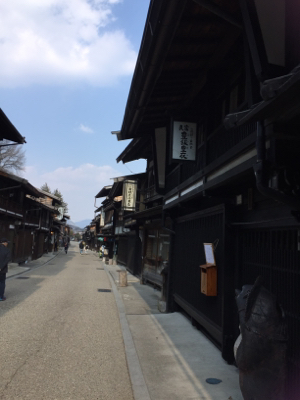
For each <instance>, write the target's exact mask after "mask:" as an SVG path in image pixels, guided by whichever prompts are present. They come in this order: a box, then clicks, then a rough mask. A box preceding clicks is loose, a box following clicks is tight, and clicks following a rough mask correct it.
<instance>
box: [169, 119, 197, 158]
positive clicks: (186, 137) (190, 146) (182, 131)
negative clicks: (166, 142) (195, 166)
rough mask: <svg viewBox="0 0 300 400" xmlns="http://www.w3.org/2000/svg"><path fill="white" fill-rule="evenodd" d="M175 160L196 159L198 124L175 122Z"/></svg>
mask: <svg viewBox="0 0 300 400" xmlns="http://www.w3.org/2000/svg"><path fill="white" fill-rule="evenodd" d="M172 154H173V159H176V160H183V161H184V160H195V159H196V124H195V123H192V122H179V121H174V124H173V153H172Z"/></svg>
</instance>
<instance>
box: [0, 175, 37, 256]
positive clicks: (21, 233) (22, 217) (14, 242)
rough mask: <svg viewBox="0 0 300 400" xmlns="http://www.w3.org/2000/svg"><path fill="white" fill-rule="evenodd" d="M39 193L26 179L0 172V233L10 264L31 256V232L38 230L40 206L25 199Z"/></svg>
mask: <svg viewBox="0 0 300 400" xmlns="http://www.w3.org/2000/svg"><path fill="white" fill-rule="evenodd" d="M39 194H40V193H39V192H38V190H37V189H36V188H35V187H34V186H32V185H31V184H30V183H29V182H28V181H27V180H26V179H23V178H20V177H18V176H16V175H13V174H10V173H8V172H5V171H3V170H0V232H1V237H7V238H8V240H9V241H10V243H9V247H10V250H11V253H12V261H13V262H21V261H25V260H27V259H28V258H32V256H33V254H32V249H33V246H34V243H35V238H34V236H33V232H34V231H35V230H36V229H38V228H39V222H40V220H39V214H40V207H37V206H36V204H32V202H30V201H29V200H28V197H27V196H37V195H39Z"/></svg>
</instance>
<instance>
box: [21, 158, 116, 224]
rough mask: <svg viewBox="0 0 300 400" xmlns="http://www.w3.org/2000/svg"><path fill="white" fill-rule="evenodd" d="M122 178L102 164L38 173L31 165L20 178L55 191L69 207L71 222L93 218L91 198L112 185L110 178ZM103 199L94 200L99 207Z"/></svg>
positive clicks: (112, 169)
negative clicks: (46, 185) (44, 185)
mask: <svg viewBox="0 0 300 400" xmlns="http://www.w3.org/2000/svg"><path fill="white" fill-rule="evenodd" d="M120 175H122V174H121V173H120V172H118V171H117V170H115V169H114V168H112V167H110V166H108V165H104V166H96V165H93V164H83V165H80V166H79V167H77V168H74V167H67V168H57V169H56V170H54V171H51V172H45V173H40V172H39V171H38V169H37V168H36V167H34V166H28V167H26V171H25V172H24V174H23V177H24V178H25V179H27V180H28V181H29V182H30V183H31V184H32V185H33V186H35V187H38V188H40V187H41V186H42V185H43V184H44V183H47V184H48V186H49V187H50V189H51V191H54V190H55V189H58V190H59V191H60V192H61V193H62V195H63V198H64V200H65V202H66V203H68V206H69V214H70V216H71V219H72V221H80V220H83V219H88V218H91V219H92V218H93V217H94V210H95V209H96V208H95V207H94V199H95V196H96V194H97V193H99V191H100V190H101V189H102V188H103V186H106V185H110V184H112V183H113V181H112V180H111V178H113V177H116V176H120ZM102 200H104V199H97V205H98V206H100V205H101V201H102Z"/></svg>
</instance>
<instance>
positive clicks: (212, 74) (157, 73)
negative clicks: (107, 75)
mask: <svg viewBox="0 0 300 400" xmlns="http://www.w3.org/2000/svg"><path fill="white" fill-rule="evenodd" d="M262 3H263V4H262ZM262 3H261V4H259V2H255V1H254V0H240V1H236V0H231V1H225V0H219V1H204V0H203V1H202V0H194V1H192V0H186V1H179V0H178V1H176V0H172V1H171V0H163V1H158V0H152V1H151V3H150V7H149V12H148V16H147V21H146V25H145V31H144V36H143V40H142V44H141V48H140V53H139V57H138V62H137V66H136V69H135V73H134V77H133V80H132V85H131V90H130V92H129V96H128V101H127V106H126V109H125V115H124V120H123V125H122V128H121V131H120V134H119V137H120V138H121V139H129V138H131V139H133V140H132V142H131V144H130V145H129V146H127V148H126V149H125V150H124V151H123V153H122V154H121V155H120V156H119V157H118V161H123V162H128V161H132V160H135V159H139V158H146V159H147V173H148V174H149V176H153V178H154V179H153V181H151V179H149V180H148V182H147V185H148V186H147V187H146V188H145V190H146V191H148V192H149V193H152V194H151V196H152V197H153V198H155V197H156V200H157V203H156V204H155V202H154V201H153V202H152V203H151V204H150V203H148V206H149V209H148V211H147V212H148V213H149V212H150V209H151V208H152V207H153V208H154V207H155V206H157V205H161V206H162V210H161V212H160V220H161V222H160V223H161V226H163V227H165V221H166V219H168V220H169V221H170V224H169V227H168V229H169V231H170V235H171V239H172V240H171V247H170V259H169V274H168V277H169V280H168V285H169V286H168V310H169V311H172V310H177V309H182V310H184V312H185V313H187V314H188V315H189V316H190V317H191V319H192V321H193V322H194V323H195V324H197V325H198V326H199V327H200V329H202V330H203V331H204V332H205V333H206V334H207V335H208V336H209V337H210V338H211V339H212V340H213V341H214V342H215V343H216V344H217V346H219V348H220V349H221V351H222V355H223V357H224V359H225V360H227V361H228V362H232V361H233V343H234V340H235V339H236V337H237V336H238V318H237V310H236V306H235V300H234V298H235V294H234V289H235V288H240V287H241V286H242V285H244V284H253V283H254V281H255V279H256V278H257V276H258V275H261V276H263V278H264V280H265V286H266V288H267V289H269V290H271V291H272V292H273V293H274V294H275V295H276V296H277V298H278V300H279V302H280V303H281V304H282V306H283V308H284V309H285V311H286V315H287V323H288V329H289V350H288V351H289V355H288V357H289V371H290V373H289V381H288V382H289V383H288V398H289V399H293V400H294V399H296V398H297V397H295V393H296V389H295V385H296V382H298V381H299V376H300V368H299V360H300V344H299V340H298V338H299V332H300V320H299V310H298V307H297V303H298V302H299V294H298V292H299V287H300V286H299V284H300V282H299V279H298V277H299V262H298V258H299V221H300V216H299V210H300V197H299V195H300V192H299V187H300V175H299V172H298V171H299V162H300V161H299V160H300V159H299V156H298V154H299V143H300V142H299V133H298V132H299V130H298V125H299V122H300V111H299V110H300V107H299V105H300V104H299V103H300V100H299V99H300V69H299V67H298V65H299V64H300V52H299V48H298V47H299V46H298V45H297V43H299V40H300V30H299V15H300V14H299V13H298V11H299V8H300V6H299V5H298V4H296V2H295V1H293V0H286V1H275V2H274V1H266V2H262ZM174 120H175V121H183V123H184V122H193V123H196V124H197V144H196V158H195V160H194V161H185V160H181V161H180V160H179V161H178V160H175V159H173V158H172V135H173V129H172V122H173V121H174ZM162 143H163V144H164V146H165V149H166V150H165V153H163V154H162V152H161V144H162ZM132 218H134V216H133V217H132ZM145 225H146V221H144V223H143V229H145ZM203 243H214V244H215V245H216V244H217V246H216V249H215V257H216V265H217V270H218V281H217V296H214V297H207V296H205V295H204V294H202V293H201V291H200V283H201V271H200V268H199V267H200V265H201V264H204V263H205V257H204V249H203Z"/></svg>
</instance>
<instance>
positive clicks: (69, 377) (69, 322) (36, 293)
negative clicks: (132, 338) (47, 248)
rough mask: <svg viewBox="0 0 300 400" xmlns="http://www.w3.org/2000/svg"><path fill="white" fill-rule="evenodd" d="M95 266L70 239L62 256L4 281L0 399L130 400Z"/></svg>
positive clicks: (113, 315)
mask: <svg viewBox="0 0 300 400" xmlns="http://www.w3.org/2000/svg"><path fill="white" fill-rule="evenodd" d="M100 268H101V264H100V263H99V261H98V260H97V258H96V257H95V256H94V255H92V254H87V255H82V256H81V255H80V254H79V249H78V243H76V242H75V243H71V247H70V249H69V252H68V254H64V253H60V254H59V255H58V256H57V257H55V258H54V259H52V260H51V261H50V262H49V263H48V264H46V265H44V266H42V267H39V268H37V269H34V270H30V271H28V272H27V273H25V274H23V275H19V276H16V277H13V278H11V279H9V280H7V285H6V297H7V300H6V301H5V302H1V303H0V323H1V335H0V343H1V346H0V371H1V372H0V399H1V400H16V399H22V400H25V399H30V400H35V399H36V400H44V399H45V400H54V399H55V400H67V399H71V400H77V399H80V400H85V399H99V400H106V399H112V400H118V399H121V400H132V399H133V395H132V388H131V383H130V379H129V374H128V369H127V364H126V358H125V351H124V344H123V337H122V333H121V328H120V321H119V315H118V310H117V306H116V303H115V298H114V295H113V292H112V291H111V292H110V291H99V289H111V286H110V282H109V279H108V277H107V275H106V272H105V271H104V270H101V269H100ZM20 278H21V279H20ZM24 278H27V279H24Z"/></svg>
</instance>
